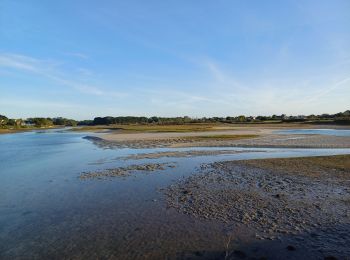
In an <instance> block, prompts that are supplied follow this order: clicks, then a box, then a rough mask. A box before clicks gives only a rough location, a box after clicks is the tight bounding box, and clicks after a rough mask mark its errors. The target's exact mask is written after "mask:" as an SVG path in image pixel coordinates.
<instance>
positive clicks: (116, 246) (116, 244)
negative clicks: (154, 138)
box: [0, 130, 350, 259]
mask: <svg viewBox="0 0 350 260" xmlns="http://www.w3.org/2000/svg"><path fill="white" fill-rule="evenodd" d="M84 136H86V134H84V133H69V132H64V131H55V130H52V131H43V132H41V133H35V132H27V133H19V134H12V135H2V136H0V166H1V168H0V169H1V172H0V173H1V176H0V178H1V182H0V190H1V191H2V196H1V197H0V258H1V259H14V258H19V259H20V258H26V259H37V258H44V259H62V258H75V259H96V258H102V257H103V258H107V259H159V258H160V259H164V258H168V259H187V258H198V259H201V258H208V259H212V258H215V257H216V258H219V259H220V258H222V259H224V258H225V256H226V255H230V257H235V258H240V257H259V258H260V257H268V258H273V257H274V256H280V257H283V256H284V257H288V258H295V259H297V258H298V257H300V256H309V257H312V256H317V257H319V256H326V255H328V254H331V255H335V256H336V255H337V254H335V253H336V252H333V251H329V250H330V249H327V248H326V251H323V252H319V251H317V250H318V249H316V250H314V249H312V250H311V249H310V248H307V247H303V243H294V242H295V240H290V238H291V236H295V237H300V238H305V239H308V237H307V236H305V234H306V233H304V231H305V230H304V229H302V227H301V226H299V224H298V223H297V222H296V224H295V226H297V227H299V228H300V230H299V231H300V232H299V233H298V232H297V230H294V229H290V228H289V227H288V228H287V227H286V226H285V222H284V221H286V222H288V221H291V222H293V221H294V219H293V217H294V218H297V216H301V217H302V218H304V217H305V224H300V225H303V227H305V228H307V230H310V228H312V225H311V224H312V223H311V222H310V221H309V220H310V219H312V216H313V215H312V214H311V215H307V213H305V212H304V211H300V210H299V208H298V206H297V205H294V204H293V205H294V206H295V207H294V206H293V205H292V206H293V207H294V208H293V207H292V206H290V205H289V204H288V206H290V207H291V208H292V209H293V210H296V211H298V210H299V211H298V212H297V213H295V214H297V215H293V214H292V215H291V216H290V218H291V219H289V220H288V219H286V220H284V217H283V214H284V212H283V211H280V210H279V207H280V206H283V205H285V204H283V203H289V202H288V200H286V199H285V197H284V195H283V193H282V192H278V191H277V190H274V189H280V188H281V187H285V188H284V189H287V190H288V191H289V193H290V196H294V197H295V198H297V196H304V195H303V194H305V196H307V195H308V194H309V193H310V191H313V192H315V194H314V195H315V196H316V195H318V196H321V197H320V198H321V199H322V200H321V202H322V204H321V205H319V206H320V207H321V208H322V207H323V206H324V205H323V202H324V201H327V200H328V197H327V196H326V195H327V194H328V195H330V194H332V192H334V191H337V192H340V193H339V194H343V193H344V192H345V193H346V192H348V190H346V189H345V188H344V189H342V190H341V189H339V190H337V189H336V188H339V187H338V186H336V185H337V184H336V183H335V184H332V185H335V186H332V185H330V186H329V185H328V186H324V185H325V184H323V180H322V181H320V182H319V184H320V185H318V184H317V182H315V183H312V185H311V184H310V183H309V182H307V181H306V180H304V179H302V177H300V176H299V177H298V176H296V177H295V176H294V177H293V176H289V175H286V176H284V175H283V177H274V175H273V173H270V172H269V171H268V170H265V169H260V168H257V167H256V166H252V165H248V164H238V165H236V164H235V163H232V165H235V166H232V167H238V168H235V169H236V170H235V171H237V172H238V175H237V179H236V180H234V178H233V177H229V176H227V174H226V175H225V174H224V175H223V178H228V179H227V182H225V183H226V184H227V185H228V187H229V185H230V184H231V180H234V181H237V182H238V184H239V185H241V186H242V187H245V186H244V185H250V184H249V181H250V179H249V178H251V179H252V180H258V179H257V178H262V175H258V174H259V173H262V172H263V173H264V174H266V177H264V178H266V181H267V183H268V185H267V186H266V187H265V188H266V189H270V188H271V189H272V190H271V191H270V193H267V194H268V198H269V200H268V201H267V203H268V204H267V206H266V208H267V209H268V210H269V212H270V213H267V212H264V210H262V213H263V217H262V218H265V219H268V218H270V217H269V216H270V215H269V214H272V213H273V212H274V211H276V212H275V215H273V214H272V215H271V219H270V220H269V221H270V222H271V223H272V222H273V221H274V220H276V221H277V220H278V221H277V222H276V225H277V227H276V228H275V229H274V227H272V226H269V223H270V222H269V221H268V220H266V221H267V222H266V225H267V226H264V225H265V224H263V226H259V225H260V224H259V223H258V222H257V224H254V225H253V224H252V225H244V223H242V222H239V221H236V220H235V219H236V218H238V217H239V216H240V215H239V216H238V215H237V216H236V215H232V216H231V217H230V218H229V219H226V217H220V216H219V215H217V216H214V217H212V216H210V215H209V217H203V216H201V214H192V212H191V211H188V212H183V211H182V210H181V207H180V206H181V204H179V205H180V206H179V207H180V208H177V207H174V205H172V204H171V203H170V202H171V200H170V201H169V198H171V197H168V195H169V193H167V192H166V191H167V190H168V189H169V187H173V188H174V191H173V193H172V195H171V196H173V197H174V198H176V196H177V195H176V194H177V193H176V192H177V190H176V189H175V187H176V185H179V184H180V183H186V182H188V181H190V180H191V178H196V176H202V174H204V175H205V174H209V173H210V171H214V173H213V174H214V175H213V176H211V177H208V178H209V179H212V180H214V183H215V182H216V178H217V177H219V175H218V173H217V172H216V170H217V169H215V167H219V168H218V169H221V168H222V167H226V166H225V164H226V163H223V162H224V161H237V160H247V159H258V158H282V157H300V156H321V155H323V156H325V155H337V154H350V149H348V148H343V149H293V148H266V147H260V148H257V147H252V148H249V147H246V148H242V147H225V148H223V147H187V148H140V147H138V149H133V148H123V149H121V148H120V147H117V146H114V145H111V146H108V145H107V143H106V145H95V144H94V143H93V142H91V141H90V140H86V139H83V138H82V137H84ZM280 138H285V137H284V136H283V137H281V136H280ZM246 141H248V140H246ZM208 165H210V166H208ZM215 165H216V166H215ZM203 167H204V168H203ZM212 167H214V168H212ZM220 167H221V168H220ZM227 167H231V163H230V165H229V166H227ZM245 168H247V169H248V168H249V169H252V170H249V171H239V170H238V169H245ZM221 170H222V169H221ZM224 172H225V171H224ZM84 174H88V175H84ZM82 176H85V177H87V178H84V177H83V180H82V178H81V177H82ZM208 176H209V175H208ZM257 176H260V177H257ZM264 176H265V175H264ZM120 177H121V178H120ZM248 177H249V178H248ZM189 178H190V179H189ZM230 178H231V179H230ZM254 178H255V179H254ZM278 178H282V180H284V179H286V180H287V179H288V180H289V179H291V181H290V182H289V184H286V183H287V182H286V183H285V182H283V183H284V184H283V185H285V186H283V185H282V186H281V185H280V186H279V185H277V182H278V181H279V179H278ZM293 178H299V179H298V180H299V181H300V180H302V182H301V184H300V185H301V187H303V188H304V189H305V190H304V193H298V192H297V191H298V190H297V187H294V188H293V185H292V184H293V181H294V179H293ZM245 179H247V181H246V182H244V180H245ZM194 180H195V179H194ZM204 180H205V179H204ZM218 183H220V182H218ZM251 183H253V182H251ZM302 183H304V184H303V185H302ZM226 184H225V185H226ZM172 185H173V186H172ZM174 185H175V186H174ZM198 185H203V191H204V192H203V193H199V194H202V195H201V196H202V197H201V199H203V200H205V195H208V196H209V195H210V193H208V191H206V190H205V188H207V186H206V182H204V181H202V182H201V181H200V180H199V181H198ZM213 185H214V184H213ZM298 185H299V184H298ZM310 185H311V186H310ZM322 185H323V186H322ZM179 187H180V186H179ZM298 187H299V186H298ZM293 189H296V190H295V192H294V193H293V192H292V190H293ZM314 189H316V191H314ZM322 191H324V192H323V193H322ZM193 192H194V193H193ZM196 192H197V191H195V190H194V191H192V193H193V194H196ZM317 192H318V193H317ZM279 193H281V194H280V195H278V196H280V198H277V197H273V196H277V194H279ZM345 193H344V194H345ZM167 194H168V195H167ZM218 194H220V191H218V193H217V194H212V195H210V196H209V197H208V198H207V199H206V200H207V201H209V202H210V201H212V200H214V201H215V198H216V197H215V196H217V195H218ZM227 194H230V193H227ZM243 194H244V193H242V194H241V195H242V196H241V199H242V203H243V204H244V203H245V202H246V200H245V199H246V198H251V199H250V202H249V201H248V202H249V203H253V202H254V201H255V199H256V198H259V197H254V196H253V197H249V196H243ZM258 195H259V194H258ZM258 195H257V196H258ZM169 196H170V195H169ZM259 196H260V195H259ZM339 196H340V195H339ZM294 197H293V198H294ZM344 198H345V197H344ZM298 199H305V198H304V197H303V198H298ZM270 200H273V201H276V202H277V204H276V205H274V204H272V205H270V204H269V203H270ZM204 202H205V201H203V203H204ZM278 203H279V204H278ZM314 203H315V204H317V202H314ZM327 203H328V202H327ZM327 203H326V204H327ZM243 204H242V205H241V207H242V208H241V212H243V211H244V210H245V208H244V206H243ZM184 205H185V204H184ZM220 205H221V204H219V206H220ZM224 205H225V204H222V205H221V207H224ZM269 205H270V206H269ZM286 205H287V204H286ZM327 205H328V204H327ZM331 206H332V205H331V204H330V205H329V207H331ZM315 207H316V206H315ZM327 207H328V206H327ZM327 207H326V209H328V208H327ZM332 207H333V206H332ZM334 207H336V205H335V206H334ZM195 209H196V207H194V210H195ZM237 209H238V208H237ZM253 209H254V207H251V208H250V209H249V210H247V212H246V213H247V214H248V215H249V217H250V218H252V219H253V218H254V217H253V214H251V213H252V212H251V211H252V210H253ZM337 209H338V208H337ZM312 210H313V208H312V209H310V212H311V213H312ZM315 210H316V209H315ZM344 210H346V209H344ZM194 212H195V211H194ZM204 212H205V211H204ZM271 212H272V213H271ZM339 212H340V213H341V214H342V215H341V216H344V214H347V212H346V211H344V212H343V211H339ZM184 213H186V214H184ZM333 213H334V212H333ZM333 213H332V214H333ZM222 214H225V210H224V208H223V209H222ZM278 214H280V215H278ZM298 214H299V215H298ZM305 214H306V215H307V216H306V215H305ZM327 214H328V213H327ZM228 216H230V215H228ZM277 217H278V218H277ZM324 218H325V219H328V215H327V216H326V215H325V216H324ZM328 220H329V219H328ZM338 220H339V221H340V222H339V223H338V222H336V224H339V225H337V228H339V230H340V231H339V232H340V233H339V234H343V231H344V228H345V230H346V225H345V226H343V227H340V226H341V225H343V224H344V223H345V222H344V221H343V219H342V217H339V218H338ZM279 221H280V222H279ZM318 221H320V223H321V224H322V225H325V224H324V223H325V222H322V219H321V220H318ZM310 223H311V224H310ZM327 223H329V222H327ZM345 224H346V223H345ZM271 225H272V224H271ZM278 226H279V227H278ZM324 227H325V228H327V227H328V226H327V225H325V226H324ZM265 228H267V229H269V228H270V229H271V228H272V233H271V234H270V233H267V234H265V233H266V232H263V231H264V230H265ZM278 228H280V229H284V230H285V231H286V233H285V234H284V235H285V236H286V239H285V240H283V239H282V240H283V241H281V240H279V239H278V236H279V233H278ZM330 228H331V229H330V230H333V231H334V229H332V228H333V227H331V226H330ZM276 232H277V235H276V234H274V233H276ZM305 232H306V231H305ZM257 233H258V235H259V236H260V237H257V236H256V235H257ZM269 236H274V237H273V238H272V240H270V239H269ZM321 238H323V237H322V236H321V237H320V239H321ZM329 238H330V239H333V238H332V237H329ZM334 239H338V238H334ZM344 239H345V240H344V241H345V242H347V240H346V238H344ZM335 241H336V240H335ZM307 245H309V244H305V246H307ZM288 246H292V247H288ZM321 246H322V245H321ZM287 247H288V248H287ZM294 249H295V250H294ZM308 249H310V250H308ZM331 249H332V248H331ZM333 249H334V248H333ZM333 249H332V250H333ZM340 249H341V250H342V248H340ZM327 250H328V251H327ZM344 252H346V251H344ZM338 255H339V256H342V255H341V254H340V253H339V254H338Z"/></svg>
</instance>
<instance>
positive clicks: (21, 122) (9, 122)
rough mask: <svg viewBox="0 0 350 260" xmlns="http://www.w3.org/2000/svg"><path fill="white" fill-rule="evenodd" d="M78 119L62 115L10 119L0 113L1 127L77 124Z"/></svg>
mask: <svg viewBox="0 0 350 260" xmlns="http://www.w3.org/2000/svg"><path fill="white" fill-rule="evenodd" d="M77 125H78V121H76V120H73V119H68V118H63V117H56V118H49V117H46V118H45V117H33V118H27V119H21V118H20V119H12V118H7V117H6V116H4V115H0V127H1V128H8V127H13V128H24V127H33V126H34V127H50V126H77Z"/></svg>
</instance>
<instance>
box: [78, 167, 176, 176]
mask: <svg viewBox="0 0 350 260" xmlns="http://www.w3.org/2000/svg"><path fill="white" fill-rule="evenodd" d="M175 167H176V166H175V164H174V163H148V164H138V165H129V166H127V167H117V168H111V169H106V170H102V171H93V172H83V173H82V174H80V176H79V178H80V179H81V180H86V179H105V178H111V177H128V176H132V174H135V173H138V174H140V173H143V174H145V173H150V172H154V171H164V170H165V169H166V168H175Z"/></svg>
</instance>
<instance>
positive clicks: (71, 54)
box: [64, 52, 89, 60]
mask: <svg viewBox="0 0 350 260" xmlns="http://www.w3.org/2000/svg"><path fill="white" fill-rule="evenodd" d="M64 54H65V55H68V56H72V57H76V58H80V59H84V60H86V59H88V58H89V56H88V55H86V54H84V53H81V52H65V53H64Z"/></svg>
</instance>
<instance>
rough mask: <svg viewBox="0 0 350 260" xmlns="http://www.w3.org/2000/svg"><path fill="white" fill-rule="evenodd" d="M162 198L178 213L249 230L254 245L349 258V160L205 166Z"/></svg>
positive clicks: (347, 157) (343, 157)
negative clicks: (266, 242) (276, 245)
mask: <svg viewBox="0 0 350 260" xmlns="http://www.w3.org/2000/svg"><path fill="white" fill-rule="evenodd" d="M164 193H165V195H166V198H167V203H168V206H169V207H171V208H174V209H176V210H177V211H178V212H181V213H184V214H188V215H191V216H194V217H197V218H199V219H208V220H218V221H222V222H224V223H227V224H230V225H232V227H233V230H239V227H241V226H244V227H245V228H249V229H253V230H254V232H255V234H256V239H258V240H274V241H276V240H277V241H280V243H282V244H283V243H285V244H286V246H287V247H289V249H291V250H296V249H299V250H300V248H303V247H305V248H307V249H308V252H311V251H313V253H312V256H313V257H316V258H323V257H335V258H332V259H337V258H340V259H345V258H346V257H348V256H349V255H350V249H349V247H348V245H349V244H350V237H349V236H348V235H347V234H348V233H349V232H350V207H349V205H350V155H341V156H326V157H307V158H306V157H305V158H288V159H262V160H244V161H225V162H215V163H212V164H205V165H202V166H201V168H200V169H199V170H198V173H197V174H194V175H192V176H190V177H188V178H186V179H183V180H179V181H177V182H176V183H175V184H173V185H171V186H169V187H168V189H166V190H165V191H164ZM235 232H237V231H235ZM330 259H331V258H330Z"/></svg>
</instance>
